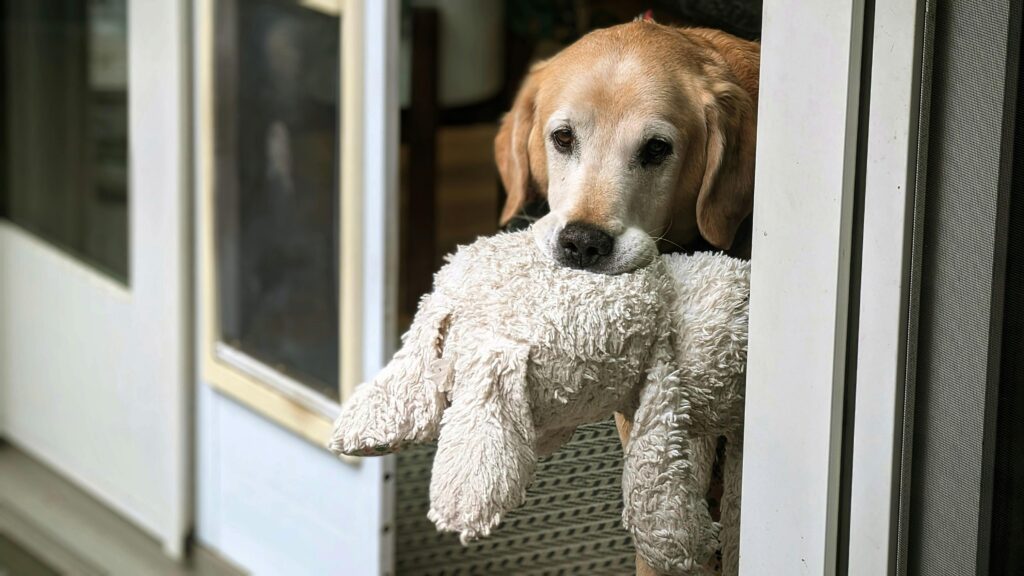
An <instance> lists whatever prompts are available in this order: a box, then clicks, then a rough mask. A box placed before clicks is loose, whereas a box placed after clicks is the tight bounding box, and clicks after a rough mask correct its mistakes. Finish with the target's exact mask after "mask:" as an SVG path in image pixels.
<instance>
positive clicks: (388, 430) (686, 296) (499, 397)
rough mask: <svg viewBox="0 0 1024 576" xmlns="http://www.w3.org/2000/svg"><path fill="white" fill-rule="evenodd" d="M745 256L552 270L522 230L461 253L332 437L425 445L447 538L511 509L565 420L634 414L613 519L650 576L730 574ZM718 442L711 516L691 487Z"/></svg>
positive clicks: (734, 555)
mask: <svg viewBox="0 0 1024 576" xmlns="http://www.w3.org/2000/svg"><path fill="white" fill-rule="evenodd" d="M748 278H749V265H748V263H746V262H743V261H740V260H736V259H733V258H729V257H727V256H721V255H711V254H695V255H692V256H685V255H667V256H662V257H659V258H656V259H655V260H654V261H653V262H652V263H651V264H650V265H648V266H646V267H643V268H640V269H639V270H636V271H634V272H630V273H627V274H621V275H617V276H606V275H601V274H595V273H591V272H586V271H581V270H573V269H569V268H565V267H561V266H558V265H557V264H555V263H554V262H552V261H551V260H550V258H549V257H548V256H546V255H545V254H542V253H541V251H540V249H539V248H537V246H536V245H535V243H534V241H533V239H532V236H531V235H530V234H529V232H515V233H508V234H499V235H497V236H493V237H489V238H482V239H480V240H478V241H477V242H475V243H474V244H471V245H469V246H464V247H462V248H460V249H459V251H458V252H457V253H456V254H455V255H454V256H451V257H450V259H449V262H448V264H446V265H445V267H444V268H442V269H441V271H440V272H438V273H437V276H436V277H435V280H434V292H433V293H432V294H429V295H427V296H424V298H423V300H422V301H421V303H420V307H419V311H418V312H417V314H416V318H415V320H414V321H413V324H412V327H411V328H410V329H409V332H408V333H407V334H406V335H405V336H404V338H403V345H402V348H401V350H399V351H398V353H397V354H395V357H394V358H393V359H392V360H391V362H390V363H389V364H388V365H387V366H386V367H385V368H384V369H383V370H382V371H381V373H380V374H378V375H377V377H376V378H374V379H373V380H372V381H371V382H367V383H365V384H362V385H361V386H359V387H358V388H357V389H356V390H355V392H354V393H353V394H352V396H351V398H349V399H348V401H347V402H345V405H344V407H343V408H342V411H341V415H340V416H339V417H338V420H337V423H336V424H335V433H334V438H333V440H332V443H331V448H332V449H333V450H334V451H335V452H338V453H344V454H354V455H374V454H384V453H387V452H391V451H394V450H396V449H398V448H399V447H400V446H401V445H403V444H406V443H418V442H432V441H435V440H436V441H437V443H438V445H437V455H436V456H435V460H434V467H433V474H432V477H431V483H430V511H429V514H428V516H429V517H430V519H431V520H433V522H434V523H435V524H436V525H437V528H438V529H439V530H445V531H452V532H458V533H459V534H460V536H461V538H462V541H463V542H467V541H469V540H472V539H475V538H479V537H482V536H487V535H488V534H490V532H491V530H492V529H494V528H495V527H496V526H497V525H498V524H499V523H500V522H501V519H502V518H503V517H504V515H505V514H506V513H507V512H509V511H510V510H512V509H513V508H516V507H517V506H519V505H520V504H522V502H523V499H524V496H525V493H526V489H527V487H528V486H529V485H530V483H531V482H532V481H533V477H534V470H535V468H536V465H537V459H538V458H539V457H542V456H545V455H548V454H551V453H552V452H554V451H555V450H557V449H558V448H559V447H560V446H562V445H563V444H564V443H566V442H567V441H568V440H569V439H570V438H571V437H572V434H573V431H574V430H575V428H576V426H579V425H581V424H586V423H590V422H596V421H600V420H604V419H607V418H608V417H609V416H611V414H612V413H613V412H615V411H618V412H622V413H623V414H625V415H626V416H627V417H629V418H631V419H632V420H633V429H632V435H631V437H630V440H629V442H628V444H627V446H626V448H625V461H624V472H623V482H622V487H623V497H624V504H625V508H624V511H623V516H622V520H623V524H624V525H625V527H626V528H627V529H628V530H629V531H630V533H631V534H632V536H633V539H634V542H635V544H636V548H637V552H638V553H639V554H640V555H641V557H643V558H644V559H645V560H646V561H647V562H648V564H650V565H651V567H652V568H654V569H656V570H658V571H659V572H662V573H665V574H700V573H706V572H705V571H706V566H707V565H709V563H710V561H711V560H712V557H713V555H714V553H715V551H716V550H721V551H722V561H723V572H724V573H727V574H728V573H736V570H737V563H738V547H739V487H740V463H741V455H742V452H741V446H742V422H743V384H744V374H745V366H746V345H747V300H748V294H749V288H748V286H749V284H748ZM719 436H725V437H726V439H727V446H728V448H727V454H726V461H725V463H724V468H723V474H724V482H723V483H724V493H723V497H722V507H721V512H722V514H721V523H720V525H719V523H715V522H713V521H712V520H711V517H710V515H709V511H708V506H707V501H706V494H707V491H708V487H709V483H710V481H711V470H712V466H713V463H714V461H715V456H716V454H715V451H716V443H717V438H718V437H719Z"/></svg>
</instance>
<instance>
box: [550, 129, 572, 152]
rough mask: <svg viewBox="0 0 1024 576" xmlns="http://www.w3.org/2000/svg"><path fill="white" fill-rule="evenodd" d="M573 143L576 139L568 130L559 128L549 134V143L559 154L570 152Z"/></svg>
mask: <svg viewBox="0 0 1024 576" xmlns="http://www.w3.org/2000/svg"><path fill="white" fill-rule="evenodd" d="M575 141H576V137H575V136H574V135H573V133H572V130H570V129H568V128H559V129H558V130H555V131H554V132H552V133H551V142H552V144H554V145H555V148H557V149H558V150H559V151H560V152H572V145H573V142H575Z"/></svg>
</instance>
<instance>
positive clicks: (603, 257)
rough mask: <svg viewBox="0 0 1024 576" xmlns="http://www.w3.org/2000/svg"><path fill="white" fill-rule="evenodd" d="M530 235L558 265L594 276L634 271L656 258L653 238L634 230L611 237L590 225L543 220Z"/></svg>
mask: <svg viewBox="0 0 1024 576" xmlns="http://www.w3.org/2000/svg"><path fill="white" fill-rule="evenodd" d="M545 220H547V222H545ZM533 235H534V240H535V241H536V243H537V245H538V247H539V248H540V249H541V251H542V252H543V253H544V254H547V255H548V256H549V257H550V258H551V259H552V260H554V262H555V263H557V264H558V265H560V266H564V267H566V268H574V269H577V270H585V271H587V272H594V273H596V274H608V275H616V274H625V273H628V272H633V271H634V270H637V269H639V268H643V267H644V266H647V265H648V264H650V263H651V262H653V261H654V259H655V258H657V257H658V246H657V244H656V243H655V241H654V239H653V238H651V237H650V236H649V235H648V234H647V233H646V232H644V231H643V230H641V229H640V228H635V227H627V228H625V229H624V230H623V231H622V233H620V234H618V235H612V234H609V233H608V232H606V231H604V230H602V229H600V228H597V227H595V226H592V225H587V224H580V223H570V224H567V225H558V224H557V223H556V222H554V221H553V219H549V218H547V217H545V218H541V219H540V220H539V221H537V223H536V224H534V226H533Z"/></svg>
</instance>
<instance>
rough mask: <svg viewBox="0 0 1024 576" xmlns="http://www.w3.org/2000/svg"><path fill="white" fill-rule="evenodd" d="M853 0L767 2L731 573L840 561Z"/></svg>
mask: <svg viewBox="0 0 1024 576" xmlns="http://www.w3.org/2000/svg"><path fill="white" fill-rule="evenodd" d="M863 12H864V1H863V0H837V1H835V2H819V1H818V0H766V2H765V3H764V15H763V24H762V47H761V83H760V98H759V108H758V146H757V169H756V174H755V187H756V190H757V193H756V194H755V201H754V231H753V236H754V237H753V247H752V258H751V261H752V268H751V292H750V293H751V298H750V341H749V346H750V353H749V357H748V363H747V397H746V419H745V431H744V460H743V508H742V522H741V534H740V541H741V543H740V550H741V553H740V571H741V573H743V574H831V573H833V572H834V571H835V569H836V556H837V531H838V516H839V469H840V468H839V464H840V453H841V437H842V436H841V433H842V415H843V392H844V380H845V366H846V334H847V309H848V290H849V281H848V278H849V268H850V236H851V223H852V208H853V194H854V190H853V186H854V173H855V160H856V145H857V122H858V113H859V110H858V108H859V87H860V75H861V66H860V58H861V32H862V26H863Z"/></svg>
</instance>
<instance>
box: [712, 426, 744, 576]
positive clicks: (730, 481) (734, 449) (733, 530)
mask: <svg viewBox="0 0 1024 576" xmlns="http://www.w3.org/2000/svg"><path fill="white" fill-rule="evenodd" d="M722 477H723V479H724V484H725V486H723V489H722V519H721V523H722V531H721V533H719V535H718V537H719V539H720V540H721V541H722V574H726V575H732V574H739V573H740V486H741V484H742V483H743V434H742V433H737V434H729V435H726V437H725V463H724V465H723V466H722Z"/></svg>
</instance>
